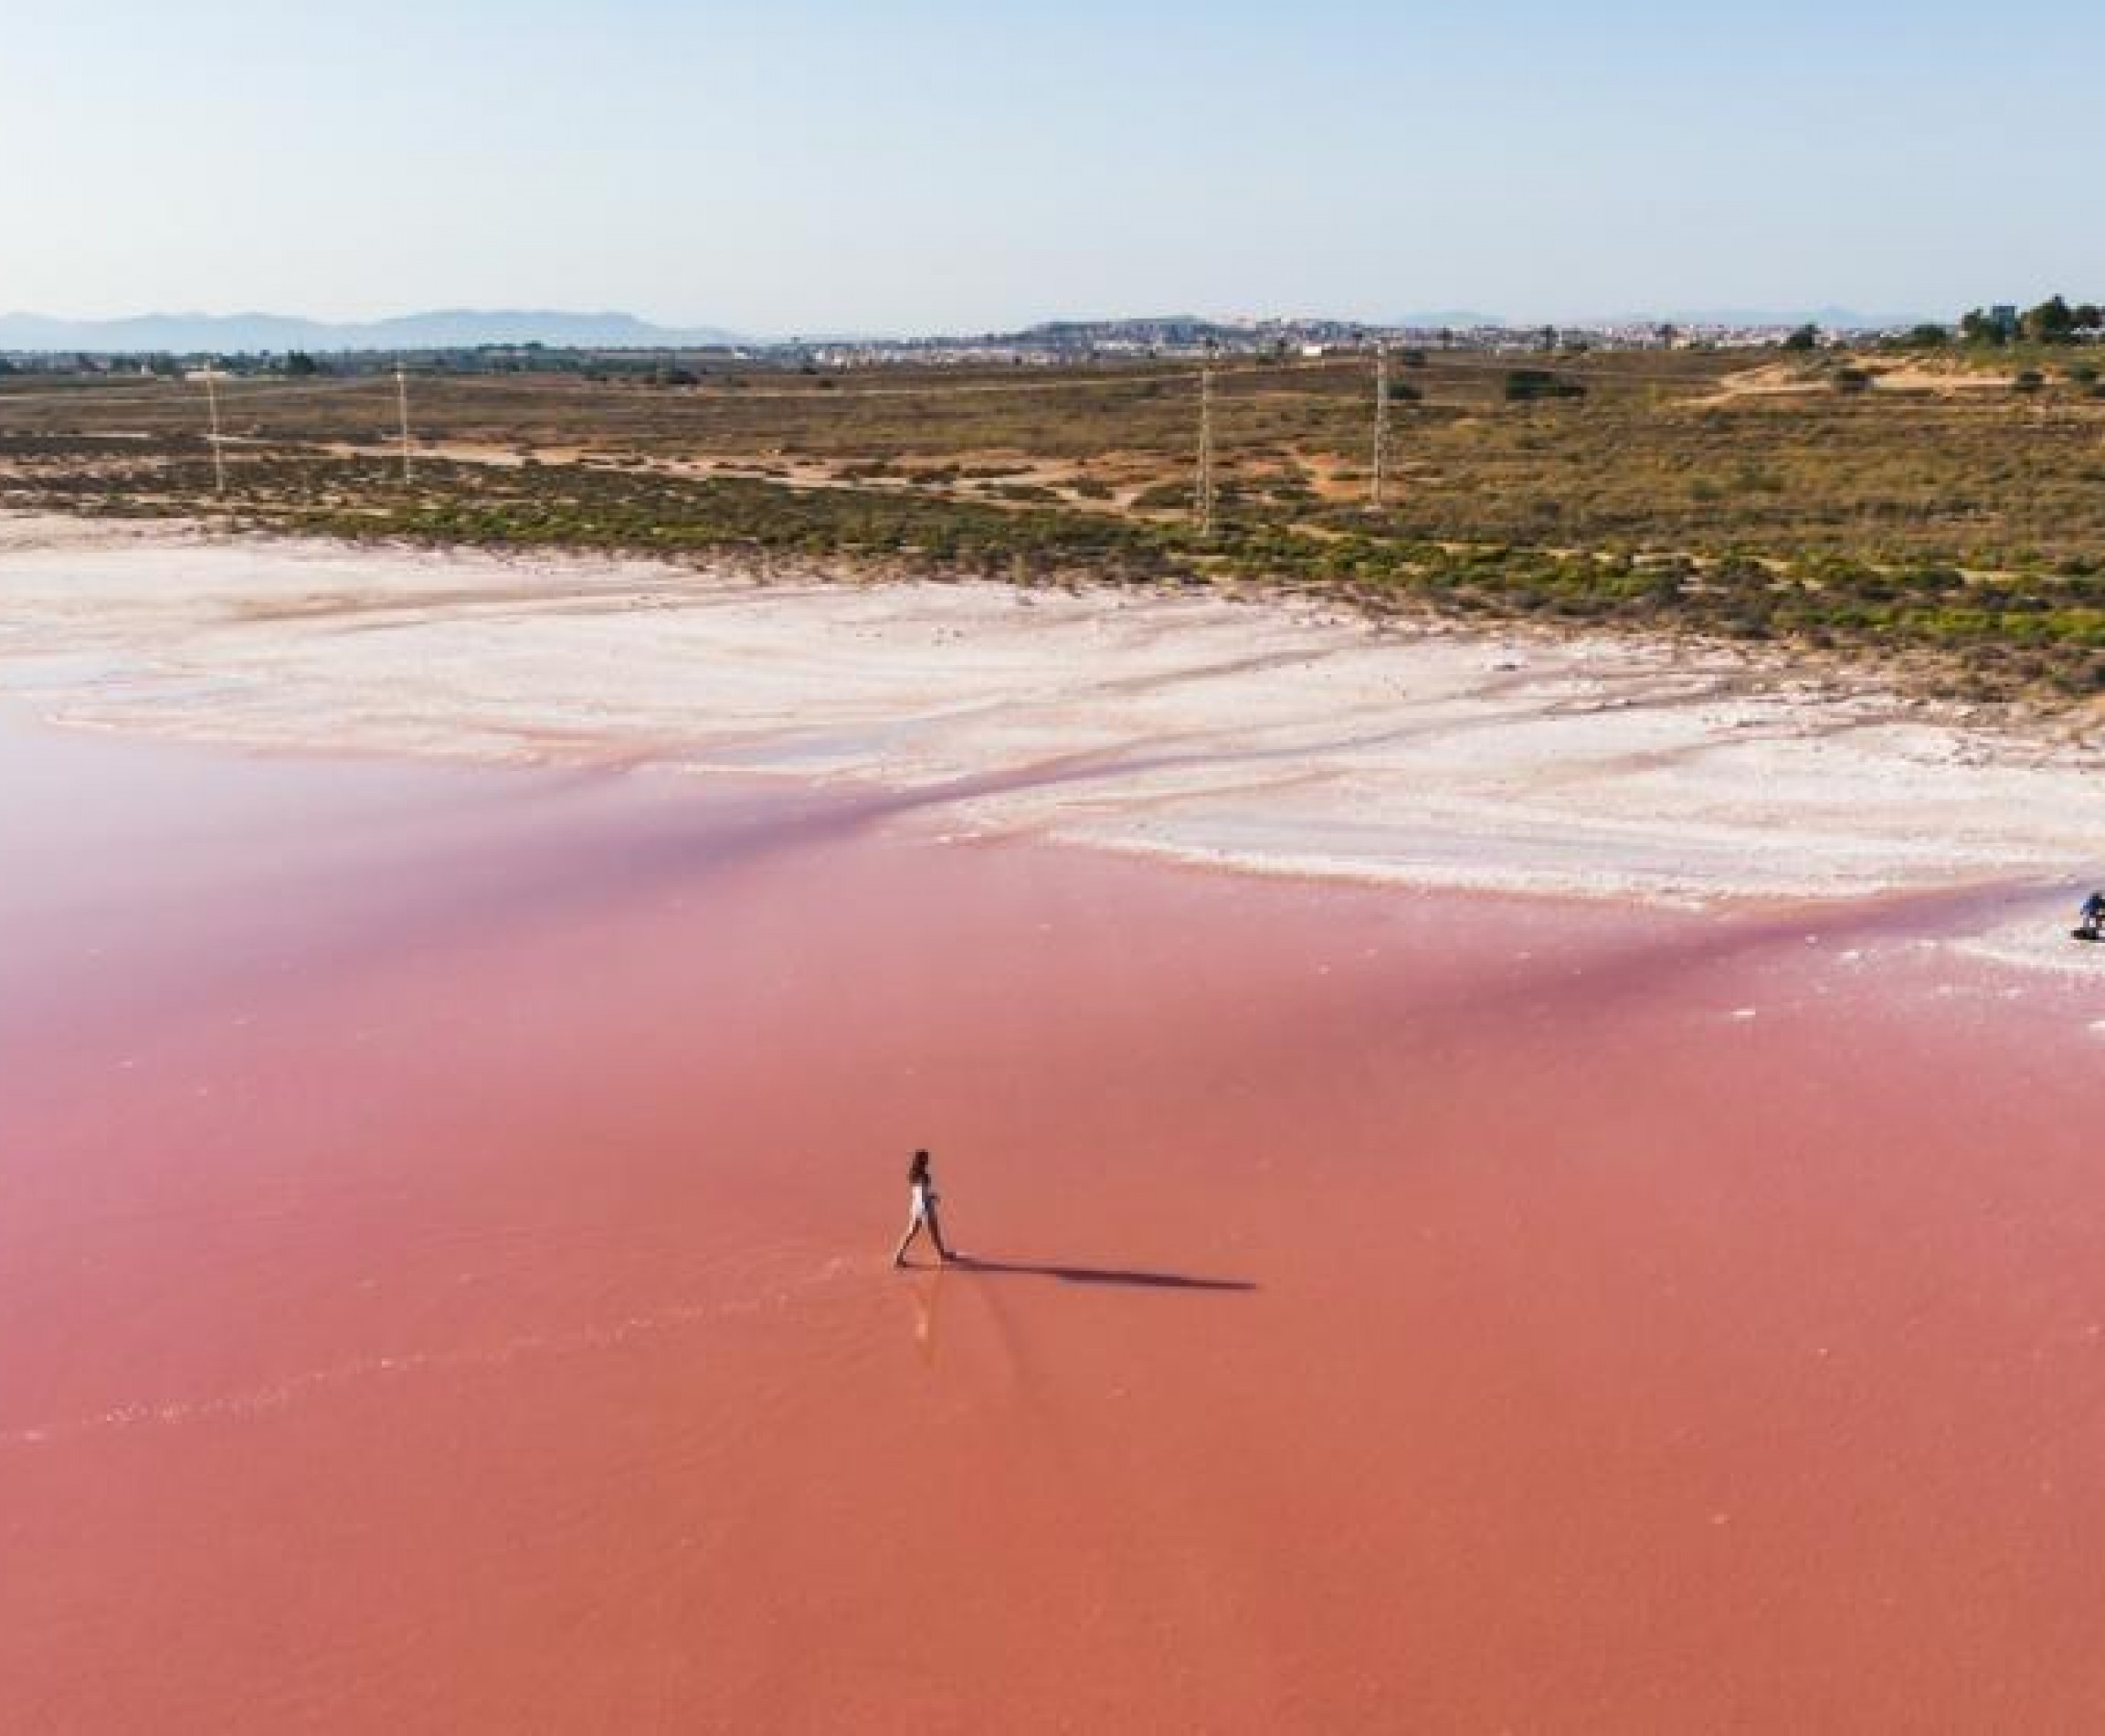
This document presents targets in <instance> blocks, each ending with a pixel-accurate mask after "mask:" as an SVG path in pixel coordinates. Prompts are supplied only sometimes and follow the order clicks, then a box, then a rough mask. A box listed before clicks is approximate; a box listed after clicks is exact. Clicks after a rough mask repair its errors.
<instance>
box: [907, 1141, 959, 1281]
mask: <svg viewBox="0 0 2105 1736" xmlns="http://www.w3.org/2000/svg"><path fill="white" fill-rule="evenodd" d="M906 1186H907V1188H908V1189H909V1190H910V1191H911V1194H912V1203H911V1204H910V1205H909V1206H908V1207H907V1211H906V1233H905V1234H904V1235H903V1236H901V1237H900V1238H899V1245H898V1247H897V1248H896V1249H894V1251H893V1254H892V1264H893V1265H905V1264H906V1250H907V1249H908V1248H910V1247H912V1246H913V1245H914V1238H915V1236H917V1235H919V1234H920V1233H921V1226H922V1225H923V1224H926V1225H927V1226H928V1239H929V1240H930V1241H932V1242H933V1243H935V1244H936V1253H937V1254H940V1255H941V1256H942V1259H943V1263H944V1264H945V1265H949V1264H950V1262H952V1261H953V1260H955V1259H957V1255H956V1254H953V1253H951V1252H950V1250H949V1249H948V1248H947V1247H945V1246H944V1245H943V1220H942V1219H941V1218H940V1217H938V1216H937V1215H936V1201H937V1200H938V1199H939V1198H940V1196H939V1195H938V1194H937V1193H936V1178H935V1177H934V1176H933V1175H931V1174H929V1172H928V1154H927V1153H926V1151H916V1152H915V1154H914V1161H913V1162H912V1163H910V1164H908V1165H907V1166H906Z"/></svg>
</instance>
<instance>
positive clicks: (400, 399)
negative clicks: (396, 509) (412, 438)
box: [395, 362, 409, 483]
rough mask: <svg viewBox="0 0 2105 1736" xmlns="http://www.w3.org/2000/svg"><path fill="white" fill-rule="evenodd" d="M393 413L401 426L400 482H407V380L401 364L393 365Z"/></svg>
mask: <svg viewBox="0 0 2105 1736" xmlns="http://www.w3.org/2000/svg"><path fill="white" fill-rule="evenodd" d="M395 412H396V416H397V418H398V420H399V421H400V423H401V426H402V481H403V482H405V483H407V482H408V481H409V380H408V376H407V375H405V374H404V373H403V372H402V364H401V363H399V362H397V363H396V364H395Z"/></svg>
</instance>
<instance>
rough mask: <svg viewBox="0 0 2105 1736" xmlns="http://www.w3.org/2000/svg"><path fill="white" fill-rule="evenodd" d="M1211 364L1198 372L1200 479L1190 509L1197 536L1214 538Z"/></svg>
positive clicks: (1209, 362) (1208, 363)
mask: <svg viewBox="0 0 2105 1736" xmlns="http://www.w3.org/2000/svg"><path fill="white" fill-rule="evenodd" d="M1213 496H1214V486H1213V364H1212V362H1211V360H1209V361H1208V362H1207V364H1206V365H1205V366H1204V367H1202V368H1201V369H1200V370H1199V475H1198V486H1197V489H1196V492H1195V497H1194V499H1193V501H1192V507H1193V510H1194V512H1195V513H1196V514H1197V516H1198V520H1199V535H1201V537H1205V538H1210V537H1211V535H1213Z"/></svg>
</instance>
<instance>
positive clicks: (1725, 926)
mask: <svg viewBox="0 0 2105 1736" xmlns="http://www.w3.org/2000/svg"><path fill="white" fill-rule="evenodd" d="M892 805H893V804H887V803H883V802H876V803H873V802H870V801H868V800H867V799H857V798H854V797H850V796H836V795H831V794H822V793H813V792H809V791H799V790H783V789H738V788H724V787H719V786H715V785H699V786H698V785H695V784H693V783H690V782H686V781H682V780H679V779H673V778H662V779H660V778H651V777H649V776H641V777H638V776H629V777H622V776H615V775H608V774H598V775H569V776H565V775H555V774H521V773H511V772H491V771H460V770H433V769H414V768H412V769H402V768H398V767H386V766H379V765H334V766H316V765H311V764H304V763H300V762H292V761H249V760H242V759H237V758H217V759H215V758H210V757H202V756H194V755H189V754H184V753H175V752H170V751H167V750H161V749H153V748H145V747H138V746H125V745H115V744H102V743H79V742H73V741H68V740H65V739H62V738H54V737H30V736H15V737H13V738H9V739H6V740H5V746H4V748H0V837H4V839H5V852H6V855H5V868H6V873H5V885H4V886H0V948H4V955H5V958H6V960H7V968H6V970H5V976H4V977H0V1066H4V1068H5V1091H4V1094H0V1347H4V1350H5V1361H4V1367H0V1538H5V1548H6V1571H5V1574H0V1727H4V1728H6V1729H11V1730H13V1729H40V1728H55V1729H67V1730H108V1731H133V1730H142V1729H153V1730H156V1731H227V1730H268V1731H279V1730H283V1729H286V1728H289V1727H297V1728H323V1729H341V1730H346V1731H352V1730H356V1731H365V1730H376V1729H389V1730H460V1729H487V1730H505V1731H510V1730H518V1729H532V1728H539V1729H565V1730H568V1729H615V1730H634V1729H652V1728H661V1727H662V1728H666V1729H677V1730H688V1729H725V1730H750V1729H758V1728H796V1729H815V1728H829V1729H854V1730H886V1729H902V1730H904V1729H913V1730H916V1731H926V1730H931V1729H933V1730H958V1731H963V1730H974V1731H983V1730H988V1729H1012V1730H1032V1729H1049V1728H1069V1727H1072V1728H1130V1729H1148V1730H1159V1729H1192V1728H1211V1729H1218V1730H1251V1731H1257V1730H1267V1731H1270V1730H1280V1729H1312V1730H1313V1729H1324V1730H1330V1729H1339V1728H1355V1727H1357V1728H1388V1729H1396V1728H1435V1729H1444V1728H1460V1729H1497V1728H1501V1727H1506V1726H1511V1727H1514V1728H1534V1729H1540V1728H1555V1729H1560V1730H1571V1729H1631V1728H1652V1729H1708V1728H1719V1727H1721V1726H1729V1725H1740V1726H1746V1727H1761V1728H1808V1727H1813V1728H1823V1727H1824V1728H1834V1729H1867V1728H1894V1727H1914V1728H1921V1727H1941V1728H1976V1729H1978V1728H2005V1729H2021V1728H2022V1729H2047V1728H2062V1729H2066V1728H2081V1727H2085V1726H2088V1725H2089V1724H2091V1723H2094V1722H2096V1721H2097V1720H2098V1719H2099V1718H2100V1715H2105V1663H2100V1660H2099V1657H2098V1656H2097V1651H2096V1647H2095V1646H2094V1644H2093V1640H2092V1636H2093V1634H2094V1632H2095V1629H2096V1626H2097V1623H2098V1620H2099V1618H2100V1614H2105V1595H2101V1591H2100V1583H2099V1572H2098V1568H2097V1565H2096V1564H2097V1562H2098V1561H2100V1559H2101V1557H2105V1180H2101V1179H2100V1170H2099V1166H2098V1158H2097V1151H2098V1149H2099V1146H2100V1141H2099V1138H2098V1132H2099V1124H2098V1111H2097V1109H2096V1107H2095V1102H2096V1085H2095V1081H2096V1078H2097V1073H2098V1065H2099V1060H2100V1050H2099V1048H2098V1045H2097V1039H2096V1038H2095V1037H2093V1036H2091V1035H2090V1034H2089V1032H2088V1031H2087V1030H2086V1029H2085V1024H2086V1021H2087V1020H2088V1019H2089V1018H2091V1017H2095V1016H2096V1011H2095V1010H2094V1009H2089V1008H2087V1007H2086V1006H2085V1005H2084V1004H2083V991H2082V990H2079V989H2069V988H2066V987H2061V988H2057V987H2051V986H2040V985H2031V986H2027V987H2026V988H2025V990H2024V992H2023V993H2022V994H2020V995H2017V996H2015V997H2012V996H2010V995H2007V994H2006V993H2005V992H2004V990H2005V987H2007V986H2015V985H2005V984H2002V983H2000V982H1997V981H1994V980H1991V979H1985V978H1982V979H1974V978H1972V977H1969V976H1967V975H1965V974H1964V973H1962V972H1956V971H1955V970H1954V969H1953V968H1952V967H1950V966H1947V965H1941V964H1940V963H1939V962H1938V961H1937V959H1936V958H1935V957H1934V956H1933V955H1928V954H1922V953H1919V952H1916V951H1912V950H1909V949H1908V948H1906V947H1902V946H1899V945H1898V944H1896V941H1895V935H1896V929H1897V926H1898V928H1899V929H1900V930H1905V928H1906V927H1907V926H1909V925H1910V924H1914V923H1933V922H1934V921H1935V920H1936V919H1937V912H1936V908H1935V906H1934V905H1925V906H1921V907H1920V908H1918V909H1915V910H1913V911H1899V912H1894V911H1888V912H1881V913H1878V914H1876V915H1875V916H1872V917H1870V918H1868V919H1867V918H1864V917H1861V916H1856V915H1853V914H1852V915H1845V916H1827V917H1823V918H1821V919H1820V920H1819V921H1818V922H1817V923H1814V924H1811V925H1808V924H1807V923H1805V922H1804V921H1798V920H1791V921H1780V920H1778V919H1775V918H1773V917H1768V918H1752V917H1748V918H1730V919H1727V918H1708V919H1696V918H1688V917H1667V916H1645V915H1633V914H1630V913H1620V912H1613V911H1606V910H1567V909H1562V908H1560V907H1556V906H1550V905H1526V904H1510V903H1500V902H1495V901H1475V900H1463V899H1454V898H1427V897H1421V896H1415V895H1412V894H1403V893H1395V892H1374V891H1354V890H1342V889H1338V888H1324V887H1317V886H1312V885H1306V884H1293V883H1264V882H1255V881H1246V880H1239V879H1235V878H1232V877H1227V876H1211V875H1207V874H1202V873H1192V872H1185V871H1178V870H1166V869H1163V868H1160V867H1156V866H1150V865H1145V864H1136V863H1125V862H1120V861H1116V860H1111V859H1105V858H1099V857H1093V856H1089V855H1085V854H1077V853H1074V852H1057V851H1051V850H1044V849H1038V848H1033V847H1028V846H1020V845H1008V844H1004V845H989V846H950V847H943V846H938V845H935V844H932V843H929V842H923V841H920V840H918V839H916V838H915V837H914V836H913V835H911V833H910V832H909V831H902V830H901V829H900V828H899V827H898V826H897V825H896V823H892V824H880V823H874V822H878V821H883V820H886V819H887V810H888V809H889V808H890V807H891V806H892ZM1808 936H1811V937H1812V938H1810V939H1809V938H1808ZM1850 953H1859V954H1860V956H1858V957H1856V958H1851V957H1848V956H1846V955H1848V954H1850ZM916 1144H926V1145H929V1146H932V1147H933V1148H934V1149H935V1150H936V1157H937V1167H938V1170H939V1173H940V1174H941V1176H942V1178H943V1182H944V1187H945V1212H946V1217H947V1228H948V1229H950V1230H951V1231H953V1232H954V1233H955V1237H956V1239H957V1241H958V1242H959V1244H961V1245H962V1246H963V1247H964V1248H965V1249H967V1250H968V1252H969V1253H971V1254H974V1255H976V1256H977V1259H978V1265H965V1266H961V1267H957V1268H953V1269H951V1270H948V1271H944V1272H941V1273H937V1272H934V1271H922V1272H919V1273H914V1274H905V1275H897V1274H894V1273H892V1272H890V1271H889V1270H887V1269H885V1265H884V1262H885V1259H886V1256H887V1254H888V1251H889V1247H890V1244H891V1241H892V1239H893V1237H894V1236H895V1235H896V1233H897V1229H898V1223H897V1220H898V1218H899V1215H900V1213H901V1212H902V1210H903V1208H904V1159H905V1156H906V1154H907V1152H908V1151H909V1150H910V1149H912V1148H913V1147H914V1146H915V1145H916Z"/></svg>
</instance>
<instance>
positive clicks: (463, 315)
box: [0, 308, 738, 355]
mask: <svg viewBox="0 0 2105 1736" xmlns="http://www.w3.org/2000/svg"><path fill="white" fill-rule="evenodd" d="M737 341H738V339H737V336H736V334H735V333H731V332H725V331H723V330H720V329H719V328H717V327H715V326H697V327H692V328H688V329H684V330H677V329H674V328H672V327H670V326H663V325H653V324H651V323H650V322H649V321H647V320H640V319H638V318H637V317H636V316H635V315H634V314H632V313H562V312H547V311H545V310H518V309H502V310H495V311H490V312H484V311H481V310H479V309H473V308H447V309H443V310H440V311H439V312H428V313H405V314H402V315H400V316H398V317H397V318H395V319H387V320H368V321H364V322H357V323H336V322H332V321H327V320H303V319H296V318H292V317H290V316H288V315H285V314H282V313H141V314H136V315H134V316H132V318H129V319H121V320H58V319H51V318H48V317H47V316H46V315H44V314H40V313H0V350H85V351H88V352H90V353H91V354H96V355H135V354H158V353H164V352H165V353H170V354H174V355H199V354H207V355H241V354H250V355H253V354H257V353H259V352H265V351H269V352H277V353H281V352H283V351H287V350H314V351H322V352H327V351H332V350H455V349H473V348H476V347H478V346H479V345H481V344H546V345H548V346H549V347H550V348H551V349H585V350H611V349H635V350H660V349H684V348H692V347H693V346H696V345H701V344H734V343H736V342H737Z"/></svg>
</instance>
